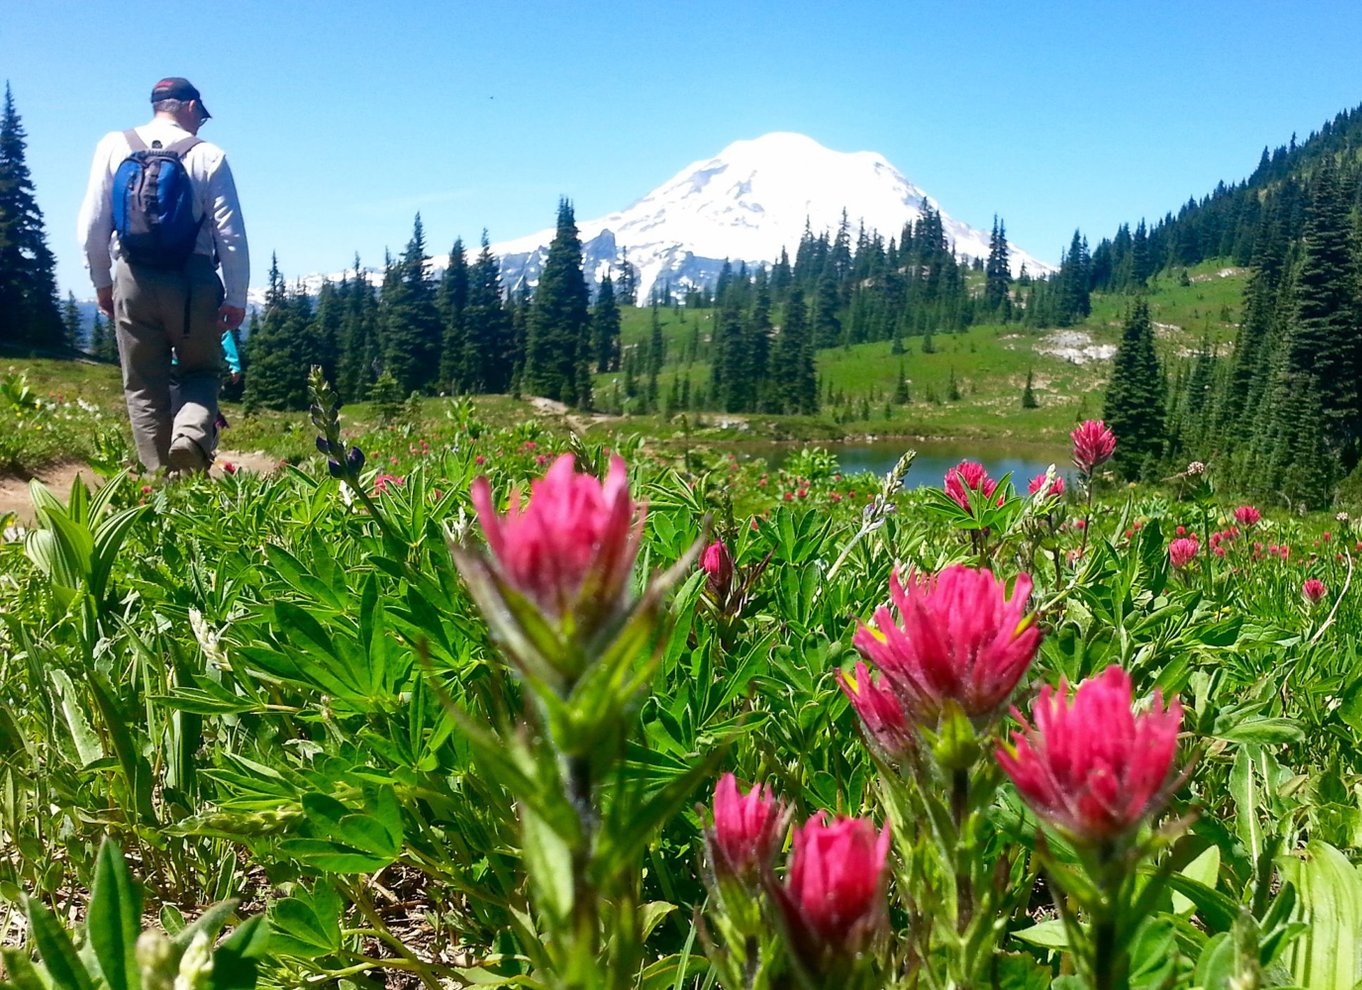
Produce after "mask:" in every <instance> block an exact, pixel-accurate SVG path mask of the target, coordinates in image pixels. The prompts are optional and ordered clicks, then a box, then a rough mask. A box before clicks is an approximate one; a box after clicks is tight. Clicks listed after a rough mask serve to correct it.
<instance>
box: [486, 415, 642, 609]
mask: <svg viewBox="0 0 1362 990" xmlns="http://www.w3.org/2000/svg"><path fill="white" fill-rule="evenodd" d="M526 442H527V443H532V442H533V441H526ZM469 494H470V495H471V496H472V499H473V505H474V506H475V507H476V508H477V511H478V522H479V523H480V524H481V525H482V529H483V532H484V533H485V534H486V536H487V545H488V547H489V549H490V550H491V551H492V556H493V558H494V565H495V567H496V569H497V570H499V571H500V573H501V575H502V576H503V577H504V579H505V580H506V581H507V583H509V584H510V585H511V586H512V587H514V588H516V589H518V590H519V591H520V592H521V593H522V594H524V595H527V596H528V597H529V598H531V599H533V600H534V601H535V602H536V603H537V604H538V605H539V607H540V608H542V609H543V610H544V611H545V612H547V613H548V614H549V615H551V616H553V617H555V618H559V619H561V618H562V617H564V616H565V615H567V614H569V613H570V612H572V611H573V610H574V609H576V608H577V607H578V606H579V605H580V606H581V608H582V609H583V610H585V611H587V612H593V613H594V612H600V611H602V610H609V609H610V608H613V607H614V605H615V603H616V602H617V601H618V600H619V598H620V597H621V595H622V593H623V589H624V587H625V584H626V582H627V581H628V579H629V571H630V569H631V568H632V567H633V565H634V558H635V557H637V556H638V546H639V540H640V538H641V536H642V532H643V516H644V511H643V509H642V508H641V507H640V506H638V505H636V504H635V503H634V501H633V499H631V498H630V497H629V482H628V478H627V477H626V472H625V467H624V461H623V460H622V459H621V458H619V457H614V458H612V459H611V461H610V473H609V475H608V476H607V477H606V480H605V483H604V484H602V483H601V482H600V481H598V480H597V479H596V478H594V477H593V476H591V475H589V474H578V473H577V471H576V468H575V467H574V462H573V458H572V455H571V454H564V455H562V456H561V457H559V458H558V460H557V461H555V462H554V464H553V467H551V468H549V470H548V472H547V473H546V474H545V475H544V477H543V478H540V479H539V480H538V481H534V482H531V484H530V503H529V506H528V507H526V508H522V507H521V504H520V495H519V493H518V492H517V493H515V494H514V495H512V497H511V504H510V506H509V507H508V508H507V510H506V513H505V515H498V514H497V512H496V510H495V509H494V508H493V506H492V490H491V486H490V485H489V484H488V481H487V479H486V478H485V477H480V478H478V479H477V480H476V481H474V482H473V486H472V489H471V490H470V493H469ZM578 618H579V619H583V618H586V616H579V617H578Z"/></svg>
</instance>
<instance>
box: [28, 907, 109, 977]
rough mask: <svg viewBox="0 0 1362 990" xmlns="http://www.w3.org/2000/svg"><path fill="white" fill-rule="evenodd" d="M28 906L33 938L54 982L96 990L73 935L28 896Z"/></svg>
mask: <svg viewBox="0 0 1362 990" xmlns="http://www.w3.org/2000/svg"><path fill="white" fill-rule="evenodd" d="M26 907H27V909H28V926H29V929H30V931H31V932H32V935H33V941H34V942H35V943H37V945H38V954H39V955H41V956H42V959H43V965H44V966H46V967H47V972H48V973H49V975H51V977H52V985H53V986H54V987H56V988H57V990H93V987H94V981H93V980H91V979H90V972H89V970H87V969H86V968H85V964H84V963H83V962H81V961H80V957H79V956H78V955H76V947H75V946H74V945H72V944H71V936H70V935H68V934H66V929H65V928H63V927H62V926H61V924H59V923H58V921H57V919H56V918H55V917H53V915H52V912H51V911H49V910H48V909H47V907H46V906H45V905H44V904H43V903H42V902H41V901H39V900H37V899H36V898H33V897H29V898H26Z"/></svg>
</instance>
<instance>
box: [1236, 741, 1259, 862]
mask: <svg viewBox="0 0 1362 990" xmlns="http://www.w3.org/2000/svg"><path fill="white" fill-rule="evenodd" d="M1230 796H1231V797H1232V798H1233V799H1234V812H1235V815H1234V831H1235V834H1236V835H1238V836H1239V840H1240V841H1241V842H1243V843H1244V846H1245V848H1247V849H1248V852H1249V860H1250V862H1253V863H1256V862H1258V857H1259V856H1261V855H1262V852H1263V825H1262V822H1261V821H1260V820H1259V818H1258V811H1259V808H1258V806H1259V804H1260V803H1261V801H1262V798H1263V794H1262V791H1261V790H1260V789H1259V787H1258V780H1257V778H1256V776H1255V775H1254V769H1253V754H1252V752H1251V751H1250V749H1249V748H1248V747H1241V748H1240V749H1239V752H1237V753H1235V754H1234V765H1233V766H1232V767H1231V768H1230Z"/></svg>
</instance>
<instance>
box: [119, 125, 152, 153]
mask: <svg viewBox="0 0 1362 990" xmlns="http://www.w3.org/2000/svg"><path fill="white" fill-rule="evenodd" d="M123 137H124V138H125V139H126V140H127V142H128V147H129V148H130V149H132V150H133V151H134V152H137V151H146V150H147V143H146V142H145V141H143V140H142V139H141V137H139V136H138V134H137V131H136V130H135V129H134V128H131V127H129V128H128V129H127V130H126V131H124V132H123Z"/></svg>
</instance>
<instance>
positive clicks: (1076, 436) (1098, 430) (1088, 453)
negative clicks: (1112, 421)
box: [1069, 419, 1116, 476]
mask: <svg viewBox="0 0 1362 990" xmlns="http://www.w3.org/2000/svg"><path fill="white" fill-rule="evenodd" d="M1069 438H1070V439H1071V440H1073V442H1074V466H1075V467H1077V468H1078V470H1080V471H1082V472H1083V473H1084V474H1086V475H1089V476H1091V475H1092V472H1093V470H1094V469H1096V468H1097V467H1098V465H1101V464H1105V463H1107V461H1109V460H1111V457H1112V455H1113V454H1114V453H1116V434H1114V433H1112V432H1111V430H1110V429H1109V428H1108V427H1107V424H1106V423H1104V422H1102V420H1100V419H1089V420H1085V421H1084V422H1083V423H1081V424H1080V425H1079V426H1078V427H1076V428H1075V429H1074V431H1073V432H1072V433H1070V434H1069Z"/></svg>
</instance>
